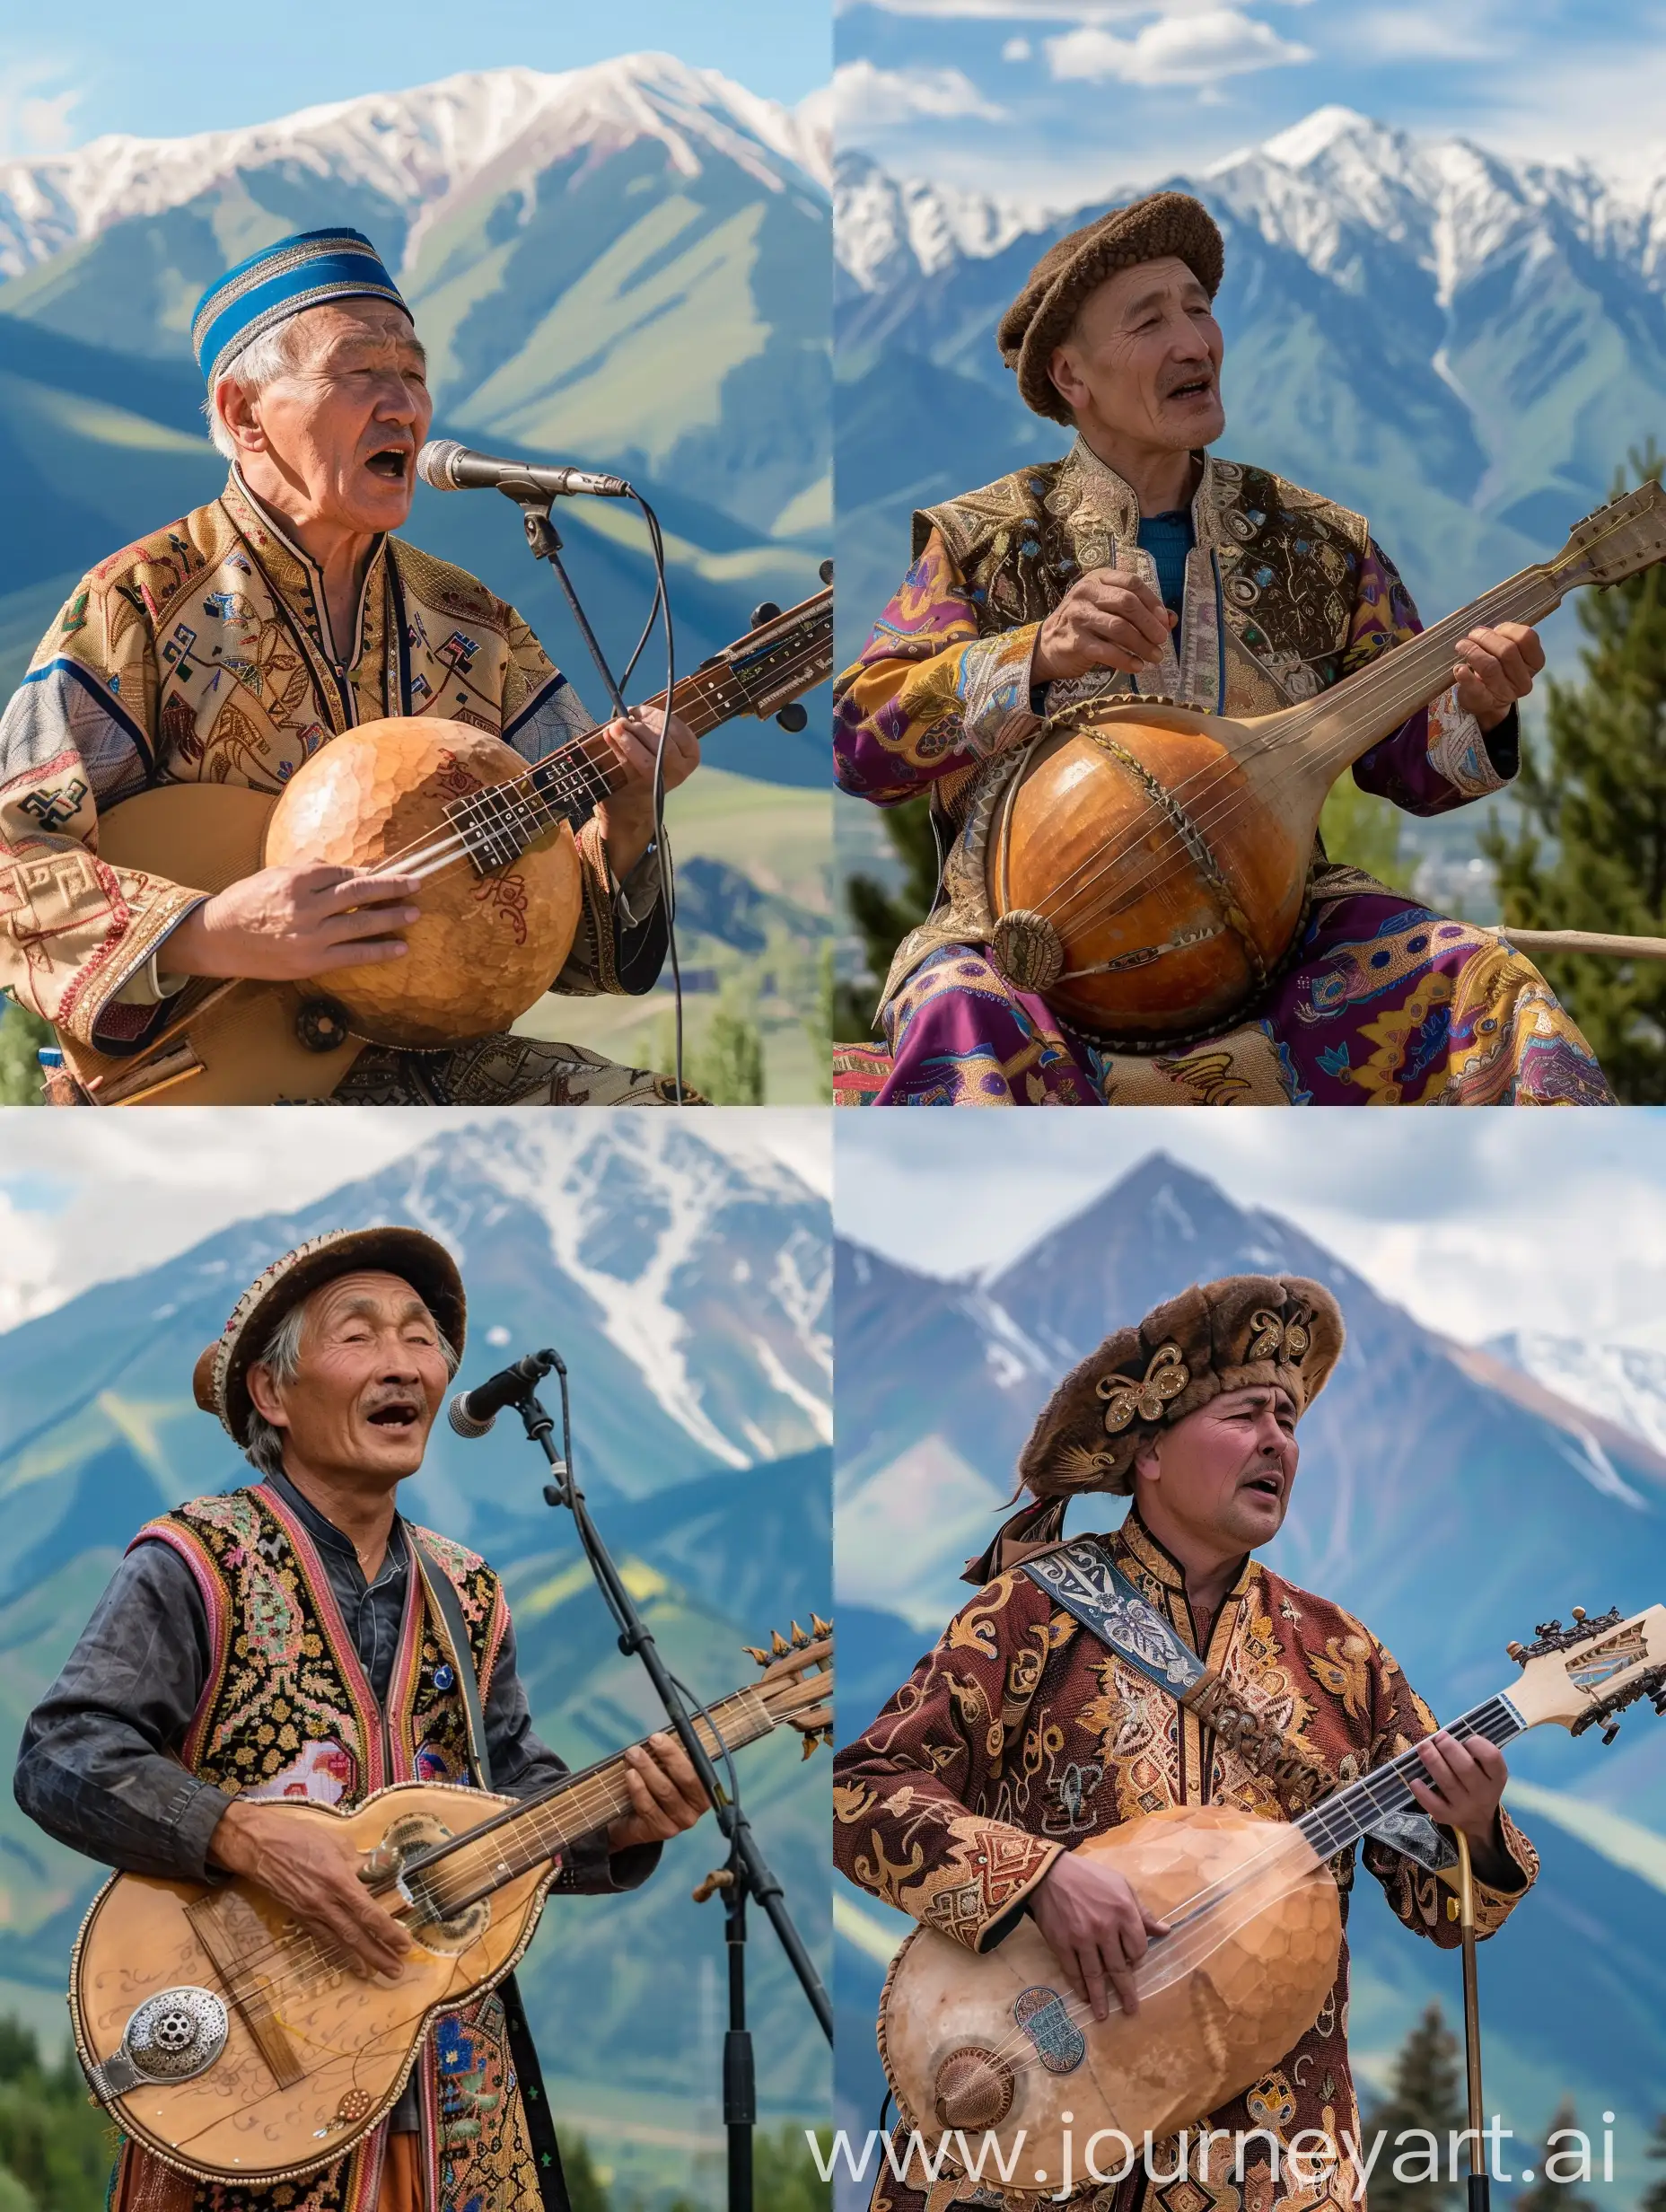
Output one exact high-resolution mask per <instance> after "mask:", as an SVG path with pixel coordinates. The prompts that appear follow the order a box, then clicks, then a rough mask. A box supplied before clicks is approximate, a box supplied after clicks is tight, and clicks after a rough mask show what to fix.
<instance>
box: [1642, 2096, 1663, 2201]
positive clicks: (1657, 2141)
mask: <svg viewBox="0 0 1666 2212" xmlns="http://www.w3.org/2000/svg"><path fill="white" fill-rule="evenodd" d="M1645 2155H1646V2156H1647V2157H1650V2158H1653V2159H1656V2160H1659V2161H1662V2162H1666V2112H1662V2113H1661V2114H1660V2116H1659V2118H1658V2119H1657V2120H1655V2122H1654V2133H1653V2135H1652V2136H1651V2137H1649V2147H1648V2150H1647V2152H1646V2153H1645ZM1637 2212H1666V2173H1662V2176H1661V2178H1660V2180H1659V2181H1651V2182H1650V2183H1649V2186H1648V2187H1647V2189H1645V2190H1644V2192H1643V2194H1642V2196H1641V2197H1640V2198H1639V2199H1637Z"/></svg>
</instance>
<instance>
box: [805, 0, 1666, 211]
mask: <svg viewBox="0 0 1666 2212" xmlns="http://www.w3.org/2000/svg"><path fill="white" fill-rule="evenodd" d="M834 36H835V50H836V55H837V61H838V64H839V67H840V69H841V72H844V73H846V74H845V76H844V84H845V88H846V92H845V98H844V99H843V101H841V110H840V125H839V136H840V141H841V143H842V144H845V145H863V146H865V147H867V148H868V149H869V150H870V151H872V153H874V154H876V155H878V156H879V157H880V158H881V159H882V160H883V161H884V162H886V164H887V166H888V167H890V168H893V169H895V170H896V171H898V172H899V173H900V174H903V175H911V176H925V177H932V178H936V179H939V180H943V181H945V182H951V183H955V184H959V185H962V186H965V187H969V188H973V189H979V190H983V191H988V192H993V193H995V194H997V195H1001V194H1005V195H1011V196H1015V197H1020V198H1032V199H1039V200H1042V201H1044V202H1046V203H1048V204H1052V205H1057V206H1078V205H1081V204H1082V203H1083V202H1084V201H1086V200H1088V199H1090V198H1094V197H1095V196H1096V195H1097V194H1099V193H1100V192H1101V191H1102V190H1103V189H1105V188H1108V187H1109V186H1112V185H1116V184H1118V183H1145V182H1149V181H1152V180H1155V179H1158V178H1161V177H1163V176H1166V175H1168V174H1171V173H1172V172H1174V171H1188V170H1194V169H1196V168H1197V167H1199V166H1201V165H1202V164H1204V163H1206V162H1211V161H1215V160H1218V159H1220V158H1222V157H1223V156H1224V155H1226V154H1231V153H1232V152H1234V151H1235V150H1236V149H1238V148H1239V147H1241V146H1246V145H1254V144H1257V143H1258V142H1259V141H1260V140H1261V139H1263V138H1266V137H1268V136H1271V135H1272V134H1273V133H1274V132H1276V131H1278V130H1282V129H1284V128H1285V127H1286V126H1288V125H1289V124H1291V123H1293V122H1295V121H1297V120H1299V119H1300V118H1301V117H1302V116H1304V115H1308V114H1311V112H1312V110H1314V109H1315V108H1319V107H1323V106H1326V105H1328V104H1331V103H1337V104H1340V105H1342V106H1345V107H1350V108H1355V109H1358V110H1361V111H1362V112H1363V113H1365V114H1368V115H1371V116H1372V117H1374V118H1377V119H1378V120H1380V121H1382V122H1386V123H1390V124H1394V125H1398V126H1399V127H1403V128H1406V129H1410V130H1415V131H1418V132H1430V133H1443V134H1451V133H1459V134H1461V135H1463V136H1469V137H1472V138H1475V139H1477V140H1479V141H1480V142H1481V143H1482V144H1483V145H1489V146H1492V147H1495V148H1496V149H1498V150H1499V151H1501V152H1505V153H1510V154H1525V155H1530V156H1532V157H1534V158H1539V159H1552V158H1554V159H1565V158H1569V157H1574V158H1577V157H1581V156H1583V157H1585V158H1588V159H1595V160H1600V161H1622V162H1635V161H1636V160H1638V159H1639V158H1640V157H1644V155H1645V153H1646V149H1647V148H1648V146H1649V145H1650V143H1651V142H1653V145H1654V146H1655V148H1656V149H1657V150H1658V151H1659V153H1660V154H1661V157H1662V162H1661V165H1662V166H1666V5H1663V4H1662V0H1399V4H1394V0H1390V4H1379V5H1374V6H1370V7H1363V6H1361V5H1360V4H1358V0H1097V4H1095V0H1075V4H1071V0H1050V4H1049V0H879V4H875V0H841V4H840V6H839V12H838V15H837V22H836V25H835V34H834Z"/></svg>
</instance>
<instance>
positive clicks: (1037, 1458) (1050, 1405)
mask: <svg viewBox="0 0 1666 2212" xmlns="http://www.w3.org/2000/svg"><path fill="white" fill-rule="evenodd" d="M1345 1338H1346V1330H1344V1328H1343V1325H1342V1309H1341V1307H1340V1306H1339V1305H1338V1304H1337V1302H1336V1300H1335V1299H1334V1298H1333V1297H1332V1296H1331V1295H1330V1293H1329V1292H1328V1290H1327V1289H1326V1288H1325V1286H1324V1285H1323V1284H1322V1283H1314V1282H1310V1281H1309V1280H1308V1278H1307V1277H1305V1276H1302V1275H1276V1276H1275V1275H1228V1276H1223V1277H1221V1278H1220V1279H1219V1280H1218V1281H1216V1282H1213V1283H1194V1284H1193V1285H1192V1286H1191V1288H1190V1289H1189V1290H1183V1291H1182V1292H1181V1293H1180V1295H1179V1297H1178V1298H1170V1299H1168V1300H1167V1301H1166V1302H1165V1303H1163V1304H1162V1305H1159V1306H1153V1309H1152V1311H1151V1312H1149V1313H1148V1314H1147V1315H1146V1316H1145V1318H1144V1321H1141V1322H1140V1323H1139V1324H1138V1326H1137V1327H1136V1328H1133V1329H1119V1330H1118V1331H1117V1333H1116V1335H1115V1336H1112V1337H1107V1338H1106V1339H1105V1341H1104V1342H1103V1344H1101V1345H1100V1347H1099V1349H1098V1351H1096V1352H1091V1353H1090V1354H1089V1355H1088V1356H1087V1358H1086V1359H1084V1360H1083V1362H1082V1363H1081V1365H1079V1366H1076V1367H1073V1368H1072V1369H1071V1371H1070V1373H1069V1374H1067V1375H1066V1376H1065V1379H1064V1381H1063V1382H1061V1383H1060V1384H1059V1385H1058V1388H1057V1390H1056V1391H1054V1392H1053V1395H1052V1396H1051V1397H1050V1398H1049V1399H1048V1401H1047V1403H1046V1405H1044V1406H1043V1407H1042V1409H1041V1412H1040V1415H1039V1418H1038V1419H1037V1422H1036V1425H1035V1426H1034V1428H1032V1429H1031V1430H1030V1441H1029V1442H1028V1443H1027V1444H1025V1446H1024V1448H1023V1451H1022V1453H1020V1455H1019V1461H1018V1479H1019V1487H1020V1488H1021V1489H1025V1490H1029V1491H1030V1492H1031V1494H1032V1496H1031V1500H1030V1504H1028V1505H1024V1506H1022V1507H1021V1508H1020V1510H1019V1511H1018V1512H1017V1513H1015V1514H1013V1515H1012V1517H1011V1518H1010V1519H1009V1520H1007V1521H1005V1522H1004V1523H1003V1524H1002V1526H1001V1527H1000V1529H999V1530H997V1532H996V1533H995V1538H994V1540H993V1541H992V1542H991V1543H990V1545H989V1546H988V1548H987V1549H986V1550H985V1551H984V1552H983V1553H982V1554H981V1555H980V1556H979V1557H978V1558H975V1559H969V1560H968V1561H967V1563H966V1574H965V1577H964V1579H965V1580H966V1581H967V1582H969V1583H976V1584H984V1583H986V1582H988V1581H990V1580H991V1579H992V1578H993V1577H994V1576H995V1575H997V1574H1000V1573H1002V1572H1003V1571H1004V1569H1005V1568H1007V1567H1015V1566H1017V1565H1018V1564H1019V1563H1020V1562H1021V1561H1022V1559H1023V1558H1026V1557H1028V1556H1029V1555H1030V1554H1031V1553H1033V1552H1036V1551H1039V1550H1043V1549H1047V1548H1048V1547H1049V1546H1050V1545H1052V1544H1054V1543H1056V1542H1057V1540H1058V1538H1059V1532H1060V1531H1061V1530H1062V1528H1063V1526H1064V1520H1065V1507H1066V1505H1068V1503H1069V1501H1070V1500H1071V1498H1073V1497H1077V1496H1079V1495H1080V1494H1082V1493H1083V1492H1084V1491H1088V1490H1109V1491H1112V1492H1114V1493H1115V1494H1116V1495H1117V1496H1118V1497H1127V1496H1128V1495H1130V1493H1131V1492H1132V1490H1133V1488H1134V1461H1135V1460H1136V1457H1137V1456H1138V1454H1139V1452H1140V1449H1141V1446H1142V1445H1144V1444H1146V1443H1148V1442H1149V1440H1150V1439H1151V1438H1152V1437H1153V1436H1154V1435H1156V1434H1157V1433H1158V1431H1159V1430H1160V1429H1162V1427H1164V1426H1166V1425H1168V1424H1169V1423H1171V1422H1174V1421H1179V1420H1181V1419H1183V1418H1184V1417H1185V1416H1186V1415H1187V1414H1188V1413H1195V1412H1196V1411H1197V1409H1198V1407H1199V1406H1206V1405H1207V1404H1208V1403H1209V1401H1210V1400H1211V1399H1214V1398H1218V1397H1220V1395H1221V1394H1222V1392H1223V1391H1241V1390H1249V1389H1250V1388H1252V1387H1254V1386H1257V1385H1260V1386H1263V1387H1265V1386H1267V1385H1269V1384H1278V1385H1280V1386H1281V1387H1282V1388H1283V1389H1285V1390H1286V1391H1289V1393H1290V1395H1291V1397H1292V1399H1293V1400H1294V1401H1295V1409H1296V1418H1297V1419H1298V1420H1299V1419H1300V1418H1301V1417H1302V1414H1304V1413H1305V1412H1306V1411H1307V1409H1308V1408H1309V1407H1310V1406H1311V1404H1312V1402H1313V1400H1315V1399H1316V1398H1317V1397H1318V1396H1319V1393H1320V1391H1322V1390H1323V1389H1324V1387H1325V1384H1326V1383H1327V1382H1328V1381H1329V1379H1330V1371H1331V1369H1332V1368H1333V1367H1334V1366H1335V1365H1336V1364H1337V1360H1338V1359H1339V1358H1340V1357H1341V1356H1342V1346H1343V1342H1344V1340H1345Z"/></svg>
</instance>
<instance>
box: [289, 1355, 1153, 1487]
mask: <svg viewBox="0 0 1666 2212" xmlns="http://www.w3.org/2000/svg"><path fill="white" fill-rule="evenodd" d="M250 1373H251V1374H252V1373H253V1370H252V1369H250ZM1133 1472H1134V1477H1135V1479H1136V1481H1144V1482H1155V1481H1156V1480H1157V1479H1158V1478H1159V1477H1160V1476H1161V1475H1162V1432H1161V1431H1159V1432H1158V1433H1157V1434H1156V1435H1153V1436H1148V1437H1147V1438H1146V1440H1145V1442H1144V1444H1141V1446H1140V1448H1139V1450H1138V1451H1137V1452H1136V1453H1135V1454H1134V1468H1133Z"/></svg>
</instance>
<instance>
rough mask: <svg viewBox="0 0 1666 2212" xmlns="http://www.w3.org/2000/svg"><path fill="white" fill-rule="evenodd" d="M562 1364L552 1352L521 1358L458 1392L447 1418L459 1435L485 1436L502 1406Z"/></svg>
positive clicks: (513, 1402)
mask: <svg viewBox="0 0 1666 2212" xmlns="http://www.w3.org/2000/svg"><path fill="white" fill-rule="evenodd" d="M559 1365H561V1361H560V1358H559V1356H558V1355H557V1354H556V1353H554V1352H529V1353H528V1354H527V1356H526V1357H525V1358H524V1359H518V1360H516V1362H515V1364H514V1365H513V1367H504V1368H503V1369H502V1370H501V1371H500V1372H499V1373H498V1374H495V1375H491V1376H488V1377H487V1380H486V1381H485V1382H481V1383H478V1384H477V1385H476V1387H475V1388H474V1389H473V1390H471V1391H458V1393H457V1395H456V1397H455V1398H453V1399H452V1402H451V1404H450V1406H448V1407H447V1409H446V1416H445V1418H446V1419H447V1420H448V1421H450V1423H451V1425H452V1427H453V1428H454V1429H455V1430H456V1431H457V1434H458V1435H460V1436H468V1437H470V1438H473V1437H476V1436H484V1435H486V1433H487V1429H489V1428H490V1427H491V1426H492V1424H493V1422H494V1421H495V1419H496V1418H497V1417H498V1415H499V1414H500V1413H501V1412H502V1411H503V1409H504V1407H505V1406H513V1405H516V1404H518V1403H519V1401H520V1400H522V1399H523V1398H524V1397H525V1396H526V1395H527V1393H528V1392H529V1391H530V1390H531V1388H532V1386H533V1384H534V1383H536V1382H540V1381H541V1380H542V1378H543V1377H544V1376H545V1375H547V1374H548V1373H549V1371H550V1369H551V1368H552V1367H558V1366H559Z"/></svg>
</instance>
